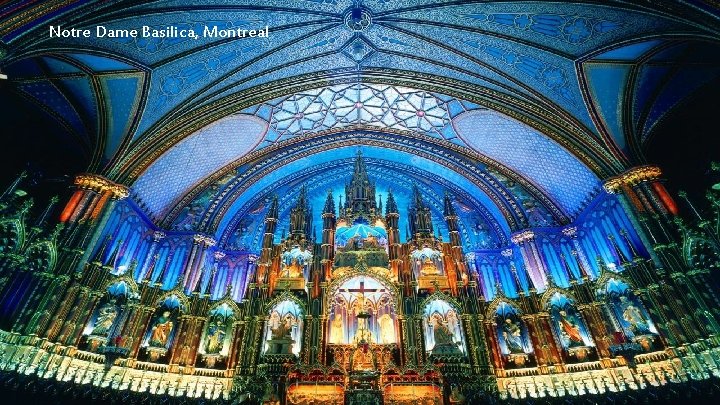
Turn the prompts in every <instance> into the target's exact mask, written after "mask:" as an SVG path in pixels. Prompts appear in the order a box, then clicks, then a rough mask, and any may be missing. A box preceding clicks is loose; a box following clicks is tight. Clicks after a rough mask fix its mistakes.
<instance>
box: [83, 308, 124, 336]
mask: <svg viewBox="0 0 720 405" xmlns="http://www.w3.org/2000/svg"><path fill="white" fill-rule="evenodd" d="M117 315H118V310H117V307H116V306H115V301H109V302H107V303H106V304H105V305H103V306H102V307H101V308H100V310H99V311H98V317H97V320H96V321H95V327H93V330H92V332H90V334H91V335H95V336H107V334H108V333H109V332H110V328H111V327H112V325H113V323H114V322H115V318H117Z"/></svg>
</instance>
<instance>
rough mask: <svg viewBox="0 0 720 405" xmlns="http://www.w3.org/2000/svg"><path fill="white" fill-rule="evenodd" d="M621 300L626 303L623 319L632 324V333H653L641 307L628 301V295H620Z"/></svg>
mask: <svg viewBox="0 0 720 405" xmlns="http://www.w3.org/2000/svg"><path fill="white" fill-rule="evenodd" d="M620 301H621V302H622V303H623V304H625V309H624V310H623V314H622V316H623V319H624V320H625V321H626V322H627V323H629V324H630V330H631V331H632V333H633V334H634V335H647V334H650V333H652V332H650V327H649V326H648V324H647V322H646V321H645V318H644V317H643V316H642V313H641V312H640V309H638V307H636V306H635V305H633V304H632V302H630V301H628V299H627V297H620Z"/></svg>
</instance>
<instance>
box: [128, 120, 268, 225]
mask: <svg viewBox="0 0 720 405" xmlns="http://www.w3.org/2000/svg"><path fill="white" fill-rule="evenodd" d="M266 130H267V123H266V122H264V121H262V120H260V119H257V118H255V117H252V116H248V115H244V114H237V115H232V116H229V117H226V118H223V119H221V120H219V121H217V122H215V123H213V124H210V125H208V126H207V127H205V128H203V129H202V130H200V131H198V132H197V133H195V134H193V135H191V136H189V137H187V138H185V139H183V140H182V141H181V142H179V143H178V144H176V145H175V146H173V147H172V148H171V149H169V150H168V151H167V152H166V153H164V154H163V155H162V156H161V157H160V158H159V159H157V160H156V161H155V162H153V163H152V165H151V166H150V167H149V168H148V169H147V170H146V171H145V172H144V173H143V174H142V175H141V176H140V178H138V180H137V182H135V184H133V187H132V191H133V193H134V194H135V196H136V197H137V199H138V200H139V201H140V203H141V205H142V206H144V207H145V208H146V209H147V210H148V211H149V212H150V213H151V214H152V215H153V216H158V215H160V214H161V213H162V212H164V210H165V209H167V205H168V204H169V203H170V202H172V201H174V200H176V199H177V198H178V197H180V196H181V195H182V194H183V193H185V192H186V191H187V190H188V189H189V188H190V187H192V186H193V185H194V184H196V183H197V182H199V181H200V180H202V179H204V178H206V177H208V176H210V175H211V174H213V173H215V172H216V171H218V170H220V169H221V168H222V167H223V166H225V165H226V164H228V163H230V162H232V161H233V160H235V159H236V158H237V157H238V156H242V155H244V154H246V153H247V152H249V151H251V150H252V149H253V148H254V147H255V146H256V145H257V143H258V142H259V141H260V140H261V139H262V137H263V135H264V134H265V131H266Z"/></svg>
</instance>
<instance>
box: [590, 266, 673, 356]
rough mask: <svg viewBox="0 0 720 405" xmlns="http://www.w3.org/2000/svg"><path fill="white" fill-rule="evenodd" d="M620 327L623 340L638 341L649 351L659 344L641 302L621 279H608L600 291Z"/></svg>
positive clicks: (656, 332) (652, 325)
mask: <svg viewBox="0 0 720 405" xmlns="http://www.w3.org/2000/svg"><path fill="white" fill-rule="evenodd" d="M601 293H604V294H605V297H606V299H607V301H608V303H609V307H610V309H611V311H612V314H613V316H614V317H615V319H616V320H617V323H618V325H619V326H620V328H621V331H620V332H622V335H623V337H624V340H626V341H632V342H635V343H639V344H640V345H641V346H642V347H643V349H645V350H646V351H649V350H651V349H653V348H657V345H658V344H659V340H658V331H657V329H656V328H655V324H654V323H653V322H652V321H651V320H650V315H649V314H648V312H647V310H646V309H645V306H644V305H643V303H642V302H641V301H640V299H638V297H637V296H635V294H633V292H632V290H631V289H630V286H628V285H627V284H626V283H624V282H623V281H620V280H617V279H610V280H609V281H608V283H607V285H606V286H605V290H604V291H601Z"/></svg>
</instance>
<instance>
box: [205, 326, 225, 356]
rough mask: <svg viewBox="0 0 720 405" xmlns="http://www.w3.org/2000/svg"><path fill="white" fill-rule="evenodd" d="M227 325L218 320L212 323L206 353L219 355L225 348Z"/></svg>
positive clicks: (208, 331)
mask: <svg viewBox="0 0 720 405" xmlns="http://www.w3.org/2000/svg"><path fill="white" fill-rule="evenodd" d="M225 334H226V333H225V325H223V322H222V320H220V319H218V320H216V321H215V322H214V323H212V322H211V323H210V325H209V326H208V330H207V342H206V343H205V353H207V354H218V353H220V350H222V348H223V343H224V341H225Z"/></svg>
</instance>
